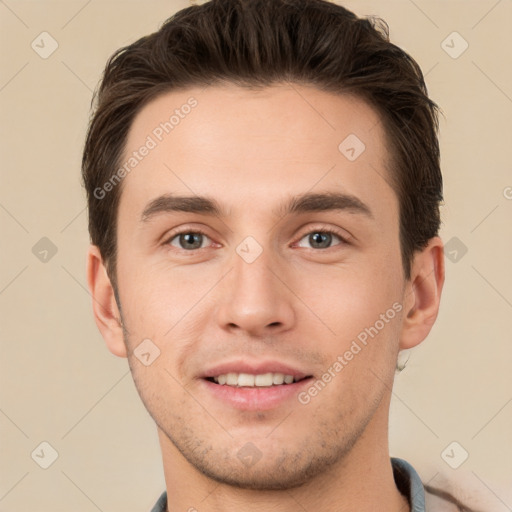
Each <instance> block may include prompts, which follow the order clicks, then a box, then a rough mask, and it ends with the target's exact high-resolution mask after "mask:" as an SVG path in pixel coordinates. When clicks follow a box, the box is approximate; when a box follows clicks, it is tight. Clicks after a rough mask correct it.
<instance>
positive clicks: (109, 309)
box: [87, 245, 127, 357]
mask: <svg viewBox="0 0 512 512" xmlns="http://www.w3.org/2000/svg"><path fill="white" fill-rule="evenodd" d="M87 283H88V285H89V290H90V292H91V295H92V298H93V301H92V309H93V313H94V320H95V321H96V325H97V326H98V329H99V330H100V332H101V335H102V336H103V339H104V340H105V342H106V344H107V347H108V349H109V350H110V352H112V354H114V355H116V356H119V357H127V352H126V346H125V343H124V340H123V327H122V323H121V314H120V312H119V308H118V307H117V303H116V298H115V295H114V288H113V287H112V283H111V282H110V278H109V277H108V274H107V269H106V268H105V265H104V264H103V259H102V257H101V253H100V250H99V248H98V247H97V246H96V245H91V246H90V247H89V250H88V251H87Z"/></svg>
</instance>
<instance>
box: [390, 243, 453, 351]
mask: <svg viewBox="0 0 512 512" xmlns="http://www.w3.org/2000/svg"><path fill="white" fill-rule="evenodd" d="M443 284H444V252H443V242H442V240H441V239H440V238H439V237H437V236H436V237H434V238H432V239H430V241H429V243H428V245H427V247H425V249H423V250H422V251H418V252H416V254H415V256H414V260H413V263H412V268H411V278H410V280H409V281H408V282H407V284H406V287H405V293H404V305H405V307H404V313H405V318H404V320H403V324H402V331H401V333H400V350H404V349H408V348H411V347H414V346H416V345H418V344H419V343H421V342H422V341H423V340H424V339H425V338H426V337H427V335H428V333H429V332H430V330H431V329H432V326H433V325H434V322H435V320H436V318H437V313H438V311H439V303H440V300H441V292H442V290H443Z"/></svg>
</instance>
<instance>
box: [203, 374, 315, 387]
mask: <svg viewBox="0 0 512 512" xmlns="http://www.w3.org/2000/svg"><path fill="white" fill-rule="evenodd" d="M311 377H312V376H311V375H306V376H300V375H298V376H294V375H291V374H285V373H280V372H275V373H274V372H267V373H259V374H252V373H233V372H231V373H223V374H220V375H215V376H212V377H206V380H207V381H209V382H213V383H215V384H218V385H220V386H230V387H235V388H242V387H243V388H270V387H277V386H288V385H290V384H294V383H297V382H301V381H303V380H306V379H310V378H311Z"/></svg>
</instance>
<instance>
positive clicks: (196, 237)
mask: <svg viewBox="0 0 512 512" xmlns="http://www.w3.org/2000/svg"><path fill="white" fill-rule="evenodd" d="M207 241H209V242H211V240H210V239H209V238H208V237H207V236H206V235H205V234H204V233H201V232H200V231H184V232H183V233H177V234H175V235H174V236H173V237H172V238H170V239H169V241H168V242H167V243H168V244H169V245H172V246H173V247H177V248H178V249H183V250H186V251H193V250H195V249H203V248H204V247H206V246H207V245H208V244H207V245H204V244H205V243H206V242H207Z"/></svg>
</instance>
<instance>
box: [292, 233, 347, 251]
mask: <svg viewBox="0 0 512 512" xmlns="http://www.w3.org/2000/svg"><path fill="white" fill-rule="evenodd" d="M335 239H337V240H338V242H344V240H343V238H341V237H340V236H339V235H337V234H336V233H333V232H331V231H312V232H311V233H308V234H307V235H305V236H303V237H302V238H301V239H300V241H299V244H298V245H299V247H304V245H302V241H303V240H307V243H309V244H310V247H311V248H312V249H329V247H331V246H332V242H333V241H334V240H335ZM336 245H337V244H336ZM306 247H307V246H306Z"/></svg>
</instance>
